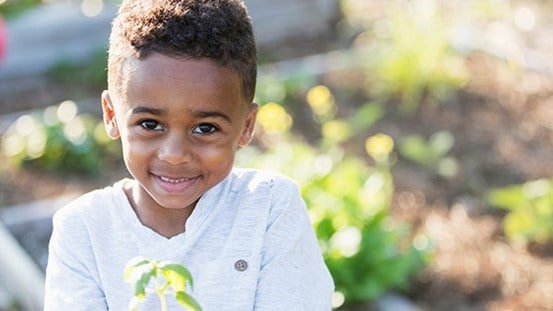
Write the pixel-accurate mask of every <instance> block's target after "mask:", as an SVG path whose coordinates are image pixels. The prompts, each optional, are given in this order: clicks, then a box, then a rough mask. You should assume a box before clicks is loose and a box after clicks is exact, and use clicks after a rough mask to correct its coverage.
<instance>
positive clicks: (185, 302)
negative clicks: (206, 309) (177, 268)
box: [175, 291, 202, 311]
mask: <svg viewBox="0 0 553 311" xmlns="http://www.w3.org/2000/svg"><path fill="white" fill-rule="evenodd" d="M175 295H176V297H177V301H178V303H180V304H181V305H182V306H183V307H185V308H188V309H190V310H193V311H201V310H202V308H201V307H200V305H199V304H198V302H197V301H196V300H195V299H194V298H192V296H190V295H188V294H187V293H185V292H182V291H179V292H176V293H175Z"/></svg>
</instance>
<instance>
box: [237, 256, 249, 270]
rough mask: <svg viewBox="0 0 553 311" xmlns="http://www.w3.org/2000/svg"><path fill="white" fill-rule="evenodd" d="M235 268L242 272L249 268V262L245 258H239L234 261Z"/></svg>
mask: <svg viewBox="0 0 553 311" xmlns="http://www.w3.org/2000/svg"><path fill="white" fill-rule="evenodd" d="M234 268H235V269H236V270H238V271H240V272H242V271H244V270H246V269H248V263H247V262H246V261H245V260H244V259H240V260H237V261H236V262H235V263H234Z"/></svg>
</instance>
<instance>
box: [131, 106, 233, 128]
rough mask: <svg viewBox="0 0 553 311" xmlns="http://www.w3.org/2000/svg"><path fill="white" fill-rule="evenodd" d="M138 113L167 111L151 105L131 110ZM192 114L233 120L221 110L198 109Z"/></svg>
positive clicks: (161, 113) (198, 116)
mask: <svg viewBox="0 0 553 311" xmlns="http://www.w3.org/2000/svg"><path fill="white" fill-rule="evenodd" d="M138 113H148V114H153V115H164V114H165V113H166V111H165V110H163V109H157V108H150V107H142V106H140V107H135V108H133V109H132V110H131V114H138ZM192 114H193V115H194V117H196V118H221V119H224V120H225V121H227V122H228V123H231V124H232V120H231V119H230V117H229V116H228V115H227V114H224V113H222V112H219V111H203V110H197V111H193V112H192Z"/></svg>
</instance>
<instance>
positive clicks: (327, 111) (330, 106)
mask: <svg viewBox="0 0 553 311" xmlns="http://www.w3.org/2000/svg"><path fill="white" fill-rule="evenodd" d="M306 99H307V103H308V104H309V106H310V107H311V110H313V113H314V114H315V115H317V116H319V117H321V116H331V115H333V114H334V96H332V93H331V92H330V90H329V89H328V88H327V87H326V86H324V85H317V86H314V87H312V88H311V89H310V90H309V91H308V92H307V98H306Z"/></svg>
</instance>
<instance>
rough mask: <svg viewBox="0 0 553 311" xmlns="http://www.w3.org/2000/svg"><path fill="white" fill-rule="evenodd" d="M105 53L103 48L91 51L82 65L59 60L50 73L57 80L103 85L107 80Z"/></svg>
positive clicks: (96, 85)
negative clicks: (88, 58)
mask: <svg viewBox="0 0 553 311" xmlns="http://www.w3.org/2000/svg"><path fill="white" fill-rule="evenodd" d="M106 69H107V54H106V51H105V50H104V49H102V50H98V51H96V52H95V53H93V55H92V57H91V58H90V60H89V61H88V62H87V63H86V64H84V65H77V64H74V63H71V62H68V61H60V62H58V63H57V64H55V65H54V67H53V68H52V69H51V71H50V72H51V74H52V75H53V76H54V77H55V78H56V79H58V80H59V81H62V82H66V83H78V84H82V85H88V86H92V87H104V86H105V84H106V81H107V70H106Z"/></svg>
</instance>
